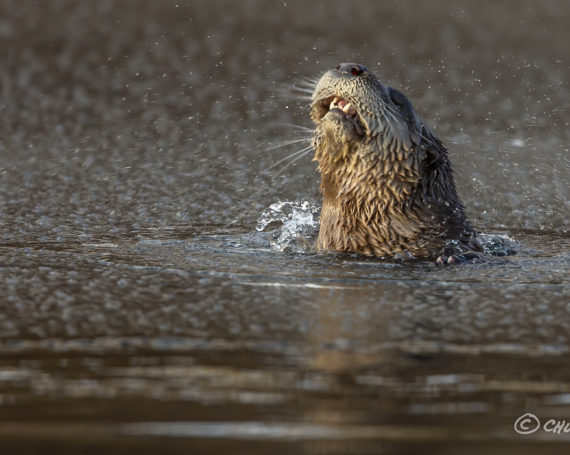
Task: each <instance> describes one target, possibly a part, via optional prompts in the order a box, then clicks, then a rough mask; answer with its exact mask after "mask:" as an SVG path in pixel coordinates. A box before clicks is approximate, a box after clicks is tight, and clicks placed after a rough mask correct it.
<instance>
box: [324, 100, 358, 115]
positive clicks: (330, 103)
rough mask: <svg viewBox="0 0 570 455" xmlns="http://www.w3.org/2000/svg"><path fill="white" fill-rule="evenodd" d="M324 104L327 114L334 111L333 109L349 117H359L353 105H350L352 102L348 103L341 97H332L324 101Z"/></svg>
mask: <svg viewBox="0 0 570 455" xmlns="http://www.w3.org/2000/svg"><path fill="white" fill-rule="evenodd" d="M322 104H323V107H325V108H326V109H327V112H329V111H332V110H333V109H339V110H340V111H342V112H344V113H345V114H346V116H347V117H350V118H356V117H358V113H357V112H356V109H355V108H354V107H353V106H352V104H350V101H347V100H345V99H344V98H342V97H340V96H331V97H329V98H327V99H325V100H323V102H322Z"/></svg>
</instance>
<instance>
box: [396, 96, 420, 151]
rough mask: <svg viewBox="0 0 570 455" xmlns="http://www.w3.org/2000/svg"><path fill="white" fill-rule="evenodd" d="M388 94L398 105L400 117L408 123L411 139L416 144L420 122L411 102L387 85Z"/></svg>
mask: <svg viewBox="0 0 570 455" xmlns="http://www.w3.org/2000/svg"><path fill="white" fill-rule="evenodd" d="M388 94H389V95H390V99H391V100H392V102H393V103H394V104H395V105H396V106H397V107H398V109H399V110H400V113H401V114H402V118H403V119H404V120H405V121H406V123H407V124H408V129H409V131H410V138H411V139H412V141H413V142H414V143H415V144H416V145H418V144H419V143H420V139H421V131H422V123H421V122H420V120H419V119H418V117H417V115H416V112H415V111H414V108H413V107H412V103H410V100H409V99H408V98H407V97H406V95H404V94H403V93H402V92H400V91H399V90H396V89H395V88H392V87H388Z"/></svg>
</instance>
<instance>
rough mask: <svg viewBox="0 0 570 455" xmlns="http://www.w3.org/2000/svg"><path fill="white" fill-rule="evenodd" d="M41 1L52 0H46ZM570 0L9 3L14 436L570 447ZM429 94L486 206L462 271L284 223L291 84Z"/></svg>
mask: <svg viewBox="0 0 570 455" xmlns="http://www.w3.org/2000/svg"><path fill="white" fill-rule="evenodd" d="M38 3H39V4H38ZM569 24H570V5H569V4H568V3H567V2H565V1H543V2H532V1H510V2H509V1H507V2H501V3H499V2H490V1H489V2H467V1H465V2H445V1H430V2H419V1H417V2H416V1H414V2H404V1H400V2H396V1H394V2H358V3H356V2H334V1H329V2H319V3H316V2H304V3H303V2H297V1H287V2H274V3H270V2H261V1H246V2H229V1H228V2H222V1H212V0H210V1H193V2H184V1H180V2H166V1H164V2H151V1H99V2H73V1H50V2H32V1H18V2H16V1H0V57H1V60H0V84H1V85H0V87H1V90H0V452H1V453H2V454H4V453H6V454H17V453H18V454H19V453H42V454H48V453H50V454H51V453H56V454H79V453H81V454H83V453H89V454H94V453H232V454H233V453H243V454H257V453H259V454H261V453H283V454H299V453H316V454H345V453H449V454H452V453H453V454H455V453H468V454H475V453H504V454H511V453H512V454H515V453H516V454H530V453H541V454H545V453H549V454H550V453H568V449H569V443H570V433H569V432H566V433H564V432H561V433H560V434H557V433H552V432H548V431H546V430H544V429H542V428H541V429H539V430H538V431H536V432H534V433H533V434H528V435H521V434H518V433H517V432H515V429H514V423H515V421H516V420H517V418H518V417H519V416H521V415H523V414H525V413H527V412H530V413H532V414H534V415H536V416H537V417H538V418H539V419H540V420H541V423H542V424H545V423H546V422H547V421H548V420H549V419H555V420H560V421H563V420H565V421H566V422H570V368H569V361H570V339H569V335H568V333H569V329H568V328H569V327H570V312H569V310H570V298H569V294H570V291H569V286H568V282H569V280H568V276H569V272H570V266H569V264H570V253H569V251H570V249H569V246H570V235H569V228H568V226H569V225H568V209H569V205H568V192H569V191H568V180H569V178H570V171H569V153H568V150H569V143H570V141H569V121H570V113H569V108H568V100H569V99H570V87H569V82H568V81H569V79H570V67H569V61H568V57H569V50H570V45H569V44H568V43H569V39H570V37H569V30H570V27H569ZM342 61H357V62H361V63H364V64H366V65H367V66H368V67H369V68H370V69H372V70H373V71H374V72H376V74H378V76H379V77H380V78H382V79H383V80H384V81H385V82H386V83H388V84H390V85H393V86H395V87H397V88H400V89H401V90H403V91H404V92H405V93H407V94H408V96H409V97H410V99H411V100H412V102H413V103H414V104H415V106H416V110H417V111H418V112H419V113H420V115H421V116H422V117H423V119H424V121H426V123H428V124H429V125H430V126H431V127H432V128H433V129H434V130H435V131H436V132H437V134H438V135H439V136H440V138H441V139H442V140H443V141H444V142H445V143H446V144H447V146H448V147H449V149H450V156H451V160H452V163H453V165H454V168H455V171H456V178H457V183H458V187H459V190H460V194H461V196H462V198H463V201H464V202H465V204H466V206H467V208H468V213H469V216H470V218H471V219H472V221H473V223H474V224H475V226H476V227H477V228H478V229H479V230H481V231H484V232H488V233H501V234H505V235H510V236H511V237H514V238H515V239H516V240H517V241H518V242H519V243H520V251H519V254H517V255H515V256H509V257H498V258H495V259H492V260H490V261H488V262H485V263H482V264H470V265H465V266H458V267H450V268H444V269H439V268H437V267H435V266H434V265H432V264H428V263H403V262H382V261H373V260H367V259H359V258H354V257H346V256H337V255H332V254H331V255H317V254H313V253H306V254H302V253H287V252H280V251H276V250H275V249H272V248H271V246H270V241H271V238H272V237H271V233H270V232H257V231H256V229H255V228H256V225H257V221H258V219H259V217H260V214H261V213H262V212H263V210H264V209H266V208H267V207H268V206H269V205H270V204H272V203H274V202H276V201H279V200H281V201H293V200H295V199H307V200H311V201H317V202H318V200H319V194H318V175H317V174H316V171H315V164H314V163H313V162H311V161H310V158H309V157H305V158H303V159H300V160H298V161H297V162H296V163H295V164H293V165H291V166H289V167H287V168H286V169H284V170H283V171H281V172H280V173H278V172H276V169H269V168H270V167H271V166H272V164H273V163H275V162H276V161H278V160H280V159H282V158H284V157H285V156H287V155H288V154H290V153H293V152H295V151H296V150H297V149H296V148H295V147H294V146H292V147H289V148H286V147H285V148H276V149H274V148H273V147H274V146H276V145H278V144H281V143H283V142H285V141H287V140H289V139H295V138H301V137H304V135H305V133H304V132H302V131H300V130H298V129H295V128H292V127H287V126H286V125H287V124H295V125H302V126H310V123H309V120H308V118H307V108H306V101H304V100H302V99H299V98H294V97H293V98H291V97H288V96H287V93H289V92H291V90H289V89H290V87H291V86H292V85H293V84H295V83H296V82H298V81H299V80H301V79H303V78H313V77H315V76H318V75H319V74H321V73H322V72H324V71H325V70H327V69H328V68H331V67H333V66H335V65H336V64H337V63H339V62H342Z"/></svg>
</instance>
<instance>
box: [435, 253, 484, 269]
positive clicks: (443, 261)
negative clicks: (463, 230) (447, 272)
mask: <svg viewBox="0 0 570 455" xmlns="http://www.w3.org/2000/svg"><path fill="white" fill-rule="evenodd" d="M477 259H481V255H480V254H478V253H475V252H474V251H466V252H465V253H459V254H453V255H451V256H445V255H441V256H439V257H438V258H437V259H436V260H435V263H436V264H437V265H439V266H440V267H443V266H445V265H451V264H462V263H464V262H470V261H475V260H477Z"/></svg>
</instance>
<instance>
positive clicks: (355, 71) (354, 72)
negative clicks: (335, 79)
mask: <svg viewBox="0 0 570 455" xmlns="http://www.w3.org/2000/svg"><path fill="white" fill-rule="evenodd" d="M350 72H351V73H352V75H353V76H360V75H361V74H362V69H361V68H358V67H357V66H353V67H352V69H351V70H350Z"/></svg>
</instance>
